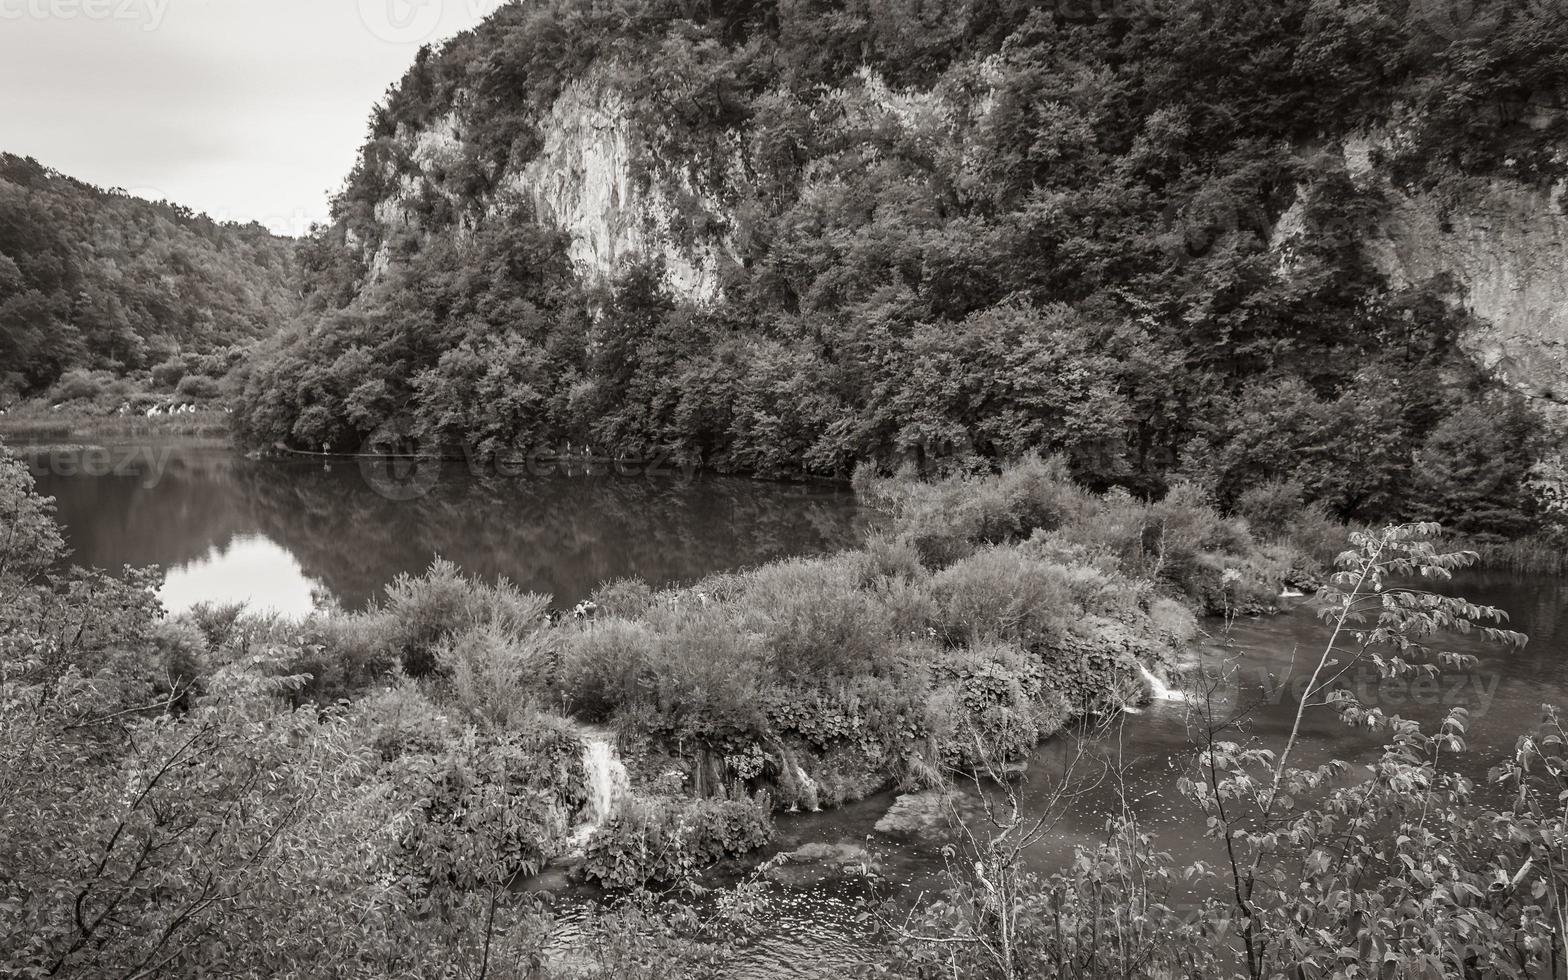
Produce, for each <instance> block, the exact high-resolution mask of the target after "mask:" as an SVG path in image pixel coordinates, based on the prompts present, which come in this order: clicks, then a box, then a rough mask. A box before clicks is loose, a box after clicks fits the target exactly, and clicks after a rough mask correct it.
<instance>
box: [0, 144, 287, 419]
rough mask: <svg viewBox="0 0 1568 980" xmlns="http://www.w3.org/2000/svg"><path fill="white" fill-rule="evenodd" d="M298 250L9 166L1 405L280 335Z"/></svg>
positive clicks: (2, 232)
mask: <svg viewBox="0 0 1568 980" xmlns="http://www.w3.org/2000/svg"><path fill="white" fill-rule="evenodd" d="M293 250H294V246H293V243H292V242H291V241H290V240H288V239H284V238H279V237H277V236H275V235H272V234H270V233H269V232H268V231H267V230H266V229H264V228H262V227H261V226H260V225H255V224H251V225H235V224H223V223H219V222H216V221H213V220H212V219H210V218H208V217H206V216H205V215H198V214H194V213H192V212H191V211H190V210H188V209H186V208H183V207H180V206H177V205H173V204H168V203H166V202H165V203H157V204H154V203H152V202H149V201H144V200H141V199H139V198H135V197H131V196H129V195H127V194H125V193H123V192H121V191H105V190H100V189H99V188H96V187H92V186H90V185H88V184H84V183H82V182H81V181H78V180H73V179H71V178H69V177H65V176H63V175H61V174H58V173H55V172H53V171H51V170H48V169H47V168H45V167H43V166H42V165H40V164H39V163H38V162H37V161H35V160H32V159H30V158H29V159H24V158H21V157H15V156H11V155H9V154H0V402H3V401H5V400H6V399H7V397H8V393H9V396H13V397H14V396H15V395H18V394H30V393H33V392H35V391H39V390H41V389H44V388H47V387H48V386H50V385H52V384H53V383H54V382H55V381H56V380H57V379H58V378H59V377H60V375H61V374H62V372H64V371H66V370H69V369H72V368H82V369H107V370H109V371H111V372H115V373H124V372H127V371H134V370H138V369H145V368H150V367H152V366H154V365H157V364H159V363H160V362H163V361H165V360H167V359H168V358H170V357H171V355H175V354H181V353H182V352H183V353H189V354H193V355H201V354H206V353H208V352H211V351H213V350H215V349H218V348H222V347H229V346H232V345H235V344H242V343H248V342H250V341H252V340H254V339H255V338H257V337H260V336H263V335H265V334H268V333H272V332H274V331H276V330H277V329H278V328H279V327H280V326H281V325H282V324H284V323H286V322H287V321H288V320H289V319H290V318H291V317H292V316H294V315H295V313H296V312H297V310H298V299H297V293H298V288H297V285H296V277H297V275H296V272H295V263H294V258H293ZM178 381H179V378H175V379H174V380H173V381H172V382H170V387H172V386H173V384H175V383H177V382H178Z"/></svg>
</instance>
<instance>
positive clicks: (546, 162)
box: [510, 82, 728, 301]
mask: <svg viewBox="0 0 1568 980" xmlns="http://www.w3.org/2000/svg"><path fill="white" fill-rule="evenodd" d="M542 136H543V149H542V150H541V152H540V153H539V155H538V156H536V157H535V158H534V159H533V160H532V161H530V162H529V163H528V165H527V166H526V167H524V168H523V171H522V172H521V173H519V174H517V175H515V176H514V177H513V178H512V179H511V181H510V189H512V190H514V191H516V192H518V193H521V194H523V195H526V196H527V197H528V198H530V199H532V201H533V203H534V207H535V212H536V213H537V214H538V215H539V217H540V218H541V219H543V220H546V221H549V222H552V223H554V224H555V225H556V226H557V227H559V228H561V229H563V230H565V231H567V232H568V233H570V234H571V236H572V248H571V255H572V259H573V260H574V261H575V262H576V263H577V265H578V267H579V268H580V269H582V270H583V271H584V273H585V274H587V275H588V276H590V277H591V278H595V279H605V278H608V277H609V276H611V275H613V274H614V273H615V272H616V271H618V270H619V269H620V268H622V266H623V265H624V263H626V262H627V261H628V260H632V259H635V258H638V257H641V258H648V259H654V258H657V259H662V260H663V262H664V267H665V276H666V279H667V281H668V283H669V286H670V288H671V289H672V290H673V291H675V292H676V293H677V294H678V295H680V296H683V297H686V298H688V299H695V300H699V301H711V300H713V299H715V298H716V297H717V296H718V293H719V269H720V265H721V262H722V261H723V259H724V258H725V257H726V256H727V254H728V248H727V246H726V245H725V244H724V243H722V242H714V241H696V240H687V241H683V240H682V239H683V238H688V237H690V236H683V235H682V234H681V233H680V232H679V231H678V230H677V229H676V227H675V225H676V223H677V221H678V215H679V213H680V208H678V207H677V204H676V202H675V201H673V200H672V199H671V198H672V196H674V195H672V193H671V190H670V189H667V185H669V184H674V185H675V187H674V188H673V190H674V191H675V193H676V194H678V195H680V196H683V197H685V198H687V199H688V200H689V201H691V202H692V203H693V204H694V205H695V206H696V207H698V208H700V209H702V210H704V211H716V210H717V209H718V205H717V204H716V203H715V202H712V201H710V200H706V199H705V197H704V195H702V194H701V193H700V192H698V191H697V190H696V189H695V188H693V187H692V186H691V184H690V182H689V181H685V180H683V179H682V178H681V176H680V175H671V174H660V173H658V168H657V167H655V165H654V163H653V162H652V161H651V160H649V159H648V155H647V153H646V151H645V150H644V149H643V148H642V147H641V146H640V144H639V141H638V140H637V138H636V137H635V135H634V133H633V128H632V125H631V123H630V120H629V118H628V115H627V112H626V106H625V102H624V100H623V99H622V98H621V96H620V94H619V93H618V92H616V91H615V90H614V89H612V88H608V87H606V86H603V85H601V84H595V83H592V82H574V83H572V84H571V85H569V86H567V88H566V90H565V91H563V92H562V93H561V95H560V96H559V97H558V98H557V99H556V100H555V104H554V105H553V106H552V107H551V109H550V112H549V115H548V116H547V117H546V119H545V122H544V125H543V126H542Z"/></svg>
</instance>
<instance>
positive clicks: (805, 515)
mask: <svg viewBox="0 0 1568 980" xmlns="http://www.w3.org/2000/svg"><path fill="white" fill-rule="evenodd" d="M156 448H157V452H156V453H152V452H149V451H148V448H147V447H145V446H125V447H110V448H109V450H108V457H107V462H101V463H100V465H94V466H88V467H83V466H82V465H81V457H80V454H79V453H78V454H75V455H73V454H70V453H66V454H62V453H52V454H37V453H35V454H34V455H33V456H32V457H31V459H32V462H33V468H34V475H35V477H36V479H37V481H38V486H39V490H40V491H41V492H43V493H46V494H49V495H51V496H54V497H55V498H57V501H58V508H59V516H60V519H61V522H62V523H63V524H64V525H65V526H66V528H67V539H68V541H69V543H70V545H71V547H72V548H73V549H74V552H75V558H74V560H75V561H76V562H78V563H79V564H84V565H94V566H99V567H110V568H113V567H118V566H120V565H122V564H133V565H144V564H156V565H161V566H164V567H165V568H166V569H168V570H169V572H170V576H169V578H170V586H169V587H168V588H167V589H166V592H165V597H166V599H167V600H168V604H169V605H170V606H171V608H185V607H186V606H188V604H190V603H192V602H196V601H202V600H219V601H228V600H235V599H243V598H246V597H250V598H252V599H253V600H254V601H255V602H257V603H265V604H267V605H270V606H272V607H274V608H277V609H279V610H280V611H284V612H297V611H299V610H301V609H302V608H308V605H309V603H308V596H309V594H310V591H311V590H312V589H317V588H319V589H322V590H324V591H325V592H326V593H328V594H330V595H331V596H333V597H335V598H336V599H337V600H338V601H340V602H342V603H343V604H344V605H346V606H348V607H351V608H360V607H363V606H364V605H365V604H366V603H367V602H368V601H370V599H371V598H373V597H374V596H376V595H378V594H380V592H381V590H382V588H383V587H384V586H385V585H386V583H387V582H389V581H390V580H391V579H392V578H393V577H394V576H396V575H397V574H398V573H399V572H414V573H417V572H419V571H421V570H422V569H424V568H425V567H427V566H428V565H429V563H430V561H431V560H432V559H433V558H434V557H436V556H437V555H439V556H442V557H445V558H449V559H451V560H452V561H455V562H456V563H457V564H459V565H460V566H462V567H463V568H464V570H465V571H467V572H469V573H470V574H475V575H480V576H483V577H485V578H490V579H493V578H496V577H500V576H506V577H508V578H510V579H511V580H512V581H514V582H516V583H517V584H518V585H519V586H521V587H523V588H525V589H530V590H534V591H538V592H544V593H548V594H551V595H553V596H555V597H556V600H557V601H558V602H560V603H567V604H569V603H573V602H576V601H577V600H579V599H582V598H584V597H586V596H587V595H588V594H589V593H591V592H592V591H593V589H594V588H596V587H597V586H598V585H599V584H601V583H603V582H605V581H607V580H610V579H614V578H619V577H624V576H633V575H635V576H640V577H642V578H644V579H646V580H648V581H649V582H650V583H651V584H653V585H655V586H658V585H667V584H672V583H676V582H683V581H690V580H694V579H697V578H700V577H702V576H704V575H707V574H709V573H711V572H714V571H718V570H722V569H727V568H735V567H742V566H746V565H751V564H756V563H759V562H764V561H769V560H772V559H774V558H779V557H783V556H787V555H799V554H812V553H819V552H824V551H831V550H836V549H838V548H841V547H844V546H846V545H848V544H850V543H852V542H853V541H854V540H855V538H856V535H857V533H858V525H859V521H860V518H859V515H858V511H857V508H856V505H855V502H854V498H853V495H852V494H850V493H849V492H848V491H846V490H844V489H842V488H839V487H824V486H815V485H813V486H796V485H784V484H766V483H759V482H755V481H750V480H740V479H727V478H722V477H700V478H697V479H695V480H685V479H672V478H669V477H664V476H657V475H655V476H645V477H635V476H634V477H625V476H614V475H609V474H600V475H543V476H521V477H516V478H510V479H505V478H498V477H490V478H486V477H476V476H474V475H473V474H472V473H470V471H469V470H468V468H467V467H466V466H465V465H464V464H462V463H452V464H448V465H446V466H444V467H443V468H442V470H441V474H440V479H439V480H438V481H437V482H436V484H435V486H434V487H433V488H432V489H431V491H430V492H429V493H428V494H427V495H425V496H423V497H420V498H418V499H415V500H408V501H399V500H390V499H387V498H386V497H384V496H381V495H380V494H378V493H376V492H375V491H374V490H373V489H372V488H371V487H370V486H369V485H368V484H367V483H366V481H365V480H364V479H363V477H362V476H361V474H360V472H359V469H358V467H357V466H354V465H352V464H349V465H344V464H342V463H332V464H326V465H323V463H321V462H320V461H316V460H309V459H304V460H301V459H294V460H283V461H276V460H266V461H256V460H247V459H244V458H242V457H238V456H236V455H235V454H233V453H232V452H230V451H229V450H227V449H226V448H224V447H222V446H221V445H215V444H211V443H206V444H203V443H193V442H186V443H176V444H169V445H163V446H159V447H156ZM84 469H85V470H87V471H88V472H84ZM89 473H90V474H91V475H89Z"/></svg>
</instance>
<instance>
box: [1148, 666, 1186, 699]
mask: <svg viewBox="0 0 1568 980" xmlns="http://www.w3.org/2000/svg"><path fill="white" fill-rule="evenodd" d="M1138 669H1139V670H1140V671H1142V672H1143V679H1144V680H1145V681H1146V682H1147V683H1148V685H1149V692H1150V693H1151V694H1152V695H1153V696H1154V700H1156V701H1185V700H1187V693H1186V692H1185V691H1177V690H1174V689H1173V688H1172V687H1171V686H1170V685H1169V684H1166V683H1165V682H1164V681H1162V680H1160V679H1159V678H1158V677H1156V676H1155V675H1154V671H1152V670H1150V669H1149V668H1147V667H1145V666H1143V665H1142V664H1139V665H1138Z"/></svg>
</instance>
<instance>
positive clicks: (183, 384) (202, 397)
mask: <svg viewBox="0 0 1568 980" xmlns="http://www.w3.org/2000/svg"><path fill="white" fill-rule="evenodd" d="M174 393H175V394H176V395H177V396H179V397H180V398H189V399H190V400H191V401H193V402H210V401H216V400H217V399H218V398H219V397H220V396H222V394H223V389H222V387H221V386H220V385H219V384H218V382H217V380H216V379H214V378H209V377H206V376H204V375H200V374H189V375H186V376H185V377H183V378H181V379H180V383H179V384H178V385H176V386H175V388H174Z"/></svg>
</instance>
